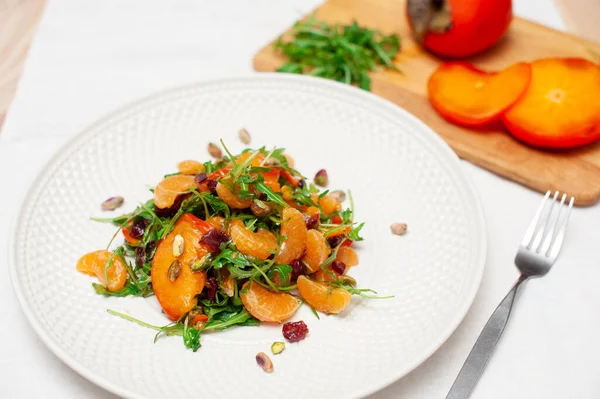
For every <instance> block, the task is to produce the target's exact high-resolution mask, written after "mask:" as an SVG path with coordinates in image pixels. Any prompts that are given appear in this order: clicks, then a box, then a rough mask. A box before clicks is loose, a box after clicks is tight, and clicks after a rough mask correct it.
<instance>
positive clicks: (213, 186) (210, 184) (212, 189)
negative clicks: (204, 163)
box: [206, 179, 217, 195]
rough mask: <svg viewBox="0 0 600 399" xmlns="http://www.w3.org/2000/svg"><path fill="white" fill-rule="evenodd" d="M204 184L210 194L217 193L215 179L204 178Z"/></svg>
mask: <svg viewBox="0 0 600 399" xmlns="http://www.w3.org/2000/svg"><path fill="white" fill-rule="evenodd" d="M206 186H207V187H208V189H209V190H210V193H211V194H212V195H217V181H216V180H215V179H208V180H206Z"/></svg>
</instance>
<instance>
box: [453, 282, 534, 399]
mask: <svg viewBox="0 0 600 399" xmlns="http://www.w3.org/2000/svg"><path fill="white" fill-rule="evenodd" d="M528 278H529V277H528V276H524V275H521V276H520V277H519V280H518V281H517V282H516V283H515V285H514V286H513V288H512V289H511V290H510V292H509V293H508V294H507V295H506V296H505V297H504V299H503V300H502V302H500V305H498V307H497V308H496V310H495V311H494V313H493V314H492V315H491V316H490V319H489V320H488V322H487V323H486V324H485V327H484V328H483V331H481V334H479V338H477V342H475V345H474V346H473V349H471V353H469V357H467V360H466V361H465V364H463V366H462V368H461V369H460V372H459V373H458V376H457V377H456V380H455V381H454V384H452V387H451V388H450V392H448V395H447V396H446V399H467V398H469V397H470V396H471V392H473V388H475V385H476V384H477V381H478V380H479V377H480V376H481V374H482V373H483V370H484V369H485V366H486V365H487V363H488V361H489V360H490V357H492V353H494V349H495V348H496V344H498V341H499V340H500V337H501V336H502V332H503V331H504V327H506V323H507V322H508V318H509V317H510V312H511V310H512V307H513V303H514V301H515V298H516V296H517V293H518V292H519V291H520V287H521V283H523V282H524V281H526V280H527V279H528Z"/></svg>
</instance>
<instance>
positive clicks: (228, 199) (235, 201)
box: [216, 183, 252, 209]
mask: <svg viewBox="0 0 600 399" xmlns="http://www.w3.org/2000/svg"><path fill="white" fill-rule="evenodd" d="M216 190H217V195H218V196H219V198H221V199H222V200H223V202H224V203H225V204H227V206H228V207H230V208H233V209H245V208H248V207H249V206H250V204H252V200H250V199H247V200H244V199H241V198H239V197H236V196H235V195H234V194H233V193H232V192H231V190H230V189H229V188H227V186H225V185H224V184H221V183H217V188H216Z"/></svg>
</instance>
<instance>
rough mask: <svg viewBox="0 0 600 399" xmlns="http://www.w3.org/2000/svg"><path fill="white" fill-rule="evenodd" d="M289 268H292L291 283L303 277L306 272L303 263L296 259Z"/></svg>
mask: <svg viewBox="0 0 600 399" xmlns="http://www.w3.org/2000/svg"><path fill="white" fill-rule="evenodd" d="M290 266H291V267H292V281H295V280H297V279H298V277H299V276H302V275H305V274H306V272H307V270H306V265H305V264H304V262H302V261H300V260H298V259H294V260H293V261H292V263H290Z"/></svg>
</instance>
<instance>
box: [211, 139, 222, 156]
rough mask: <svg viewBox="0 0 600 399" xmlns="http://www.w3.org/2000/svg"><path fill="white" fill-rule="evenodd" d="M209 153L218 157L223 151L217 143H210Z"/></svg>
mask: <svg viewBox="0 0 600 399" xmlns="http://www.w3.org/2000/svg"><path fill="white" fill-rule="evenodd" d="M208 153H209V154H210V155H212V156H213V157H215V158H217V159H218V158H221V157H222V156H223V151H221V149H220V148H219V147H218V146H217V145H216V144H215V143H208Z"/></svg>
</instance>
